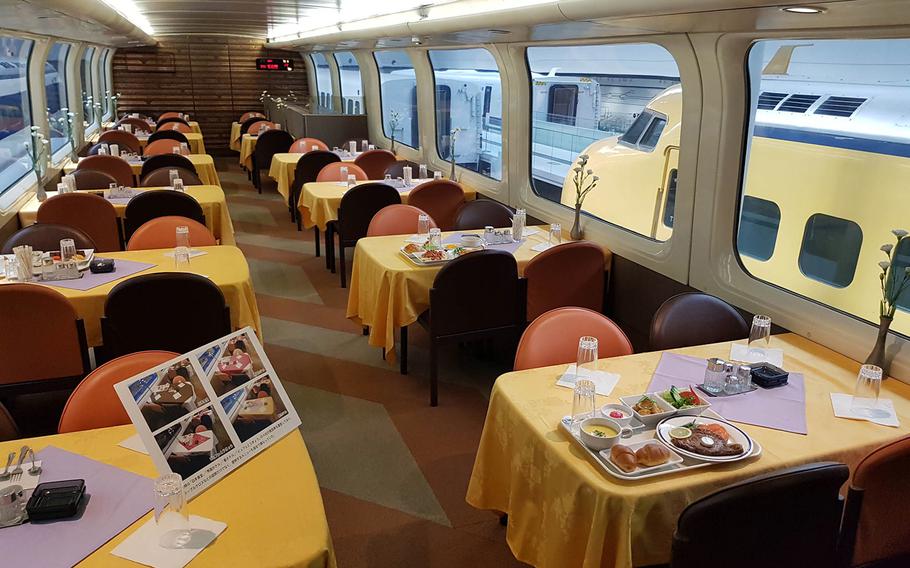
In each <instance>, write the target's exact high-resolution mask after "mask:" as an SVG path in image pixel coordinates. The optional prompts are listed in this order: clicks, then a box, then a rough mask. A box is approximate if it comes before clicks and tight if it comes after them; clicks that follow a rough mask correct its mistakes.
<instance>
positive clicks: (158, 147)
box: [142, 139, 180, 156]
mask: <svg viewBox="0 0 910 568" xmlns="http://www.w3.org/2000/svg"><path fill="white" fill-rule="evenodd" d="M161 154H180V142H177V141H176V140H168V139H163V140H155V141H154V142H152V143H150V144H149V145H148V146H146V147H145V150H143V151H142V155H143V156H158V155H161Z"/></svg>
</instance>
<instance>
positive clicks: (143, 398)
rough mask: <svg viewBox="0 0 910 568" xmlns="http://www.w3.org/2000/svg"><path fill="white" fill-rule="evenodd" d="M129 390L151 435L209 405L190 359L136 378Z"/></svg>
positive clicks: (207, 397) (206, 395)
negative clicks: (189, 413) (151, 432)
mask: <svg viewBox="0 0 910 568" xmlns="http://www.w3.org/2000/svg"><path fill="white" fill-rule="evenodd" d="M129 390H130V393H131V394H132V395H133V400H134V401H136V405H137V406H138V407H139V410H140V412H141V413H142V416H143V418H145V421H146V423H148V426H149V430H151V431H153V432H154V431H155V430H158V429H160V428H162V427H163V426H164V425H166V424H170V423H171V422H173V421H174V420H177V419H178V418H180V417H181V416H183V415H185V414H187V413H188V412H192V411H194V410H196V408H198V407H200V406H202V405H204V404H206V403H208V402H209V396H208V394H206V390H205V388H204V387H203V386H202V381H201V380H200V379H199V376H198V375H197V373H196V369H195V368H194V367H193V365H192V364H191V363H190V360H189V358H185V359H182V360H179V361H177V362H176V363H173V364H171V365H168V366H166V367H162V368H160V369H158V370H156V371H155V372H152V373H149V374H148V375H145V376H143V377H141V378H139V379H136V380H135V381H133V382H132V383H130V385H129Z"/></svg>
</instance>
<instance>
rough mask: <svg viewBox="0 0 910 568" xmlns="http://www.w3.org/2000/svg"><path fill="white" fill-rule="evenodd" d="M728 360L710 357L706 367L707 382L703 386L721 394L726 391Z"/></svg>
mask: <svg viewBox="0 0 910 568" xmlns="http://www.w3.org/2000/svg"><path fill="white" fill-rule="evenodd" d="M726 365H727V362H726V361H724V360H723V359H720V358H718V357H711V358H710V359H708V368H707V369H705V382H704V383H702V387H703V388H704V389H705V390H706V391H708V392H709V393H711V394H720V393H722V392H724V379H725V378H726V375H725V374H724V369H725V368H726Z"/></svg>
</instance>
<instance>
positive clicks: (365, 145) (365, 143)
mask: <svg viewBox="0 0 910 568" xmlns="http://www.w3.org/2000/svg"><path fill="white" fill-rule="evenodd" d="M369 146H370V141H369V140H361V141H360V151H361V152H366V151H367V148H369Z"/></svg>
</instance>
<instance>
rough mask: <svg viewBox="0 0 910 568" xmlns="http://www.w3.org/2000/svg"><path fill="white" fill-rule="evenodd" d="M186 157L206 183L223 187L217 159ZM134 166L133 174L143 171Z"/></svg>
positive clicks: (68, 170) (72, 167) (72, 166)
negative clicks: (216, 166) (219, 176)
mask: <svg viewBox="0 0 910 568" xmlns="http://www.w3.org/2000/svg"><path fill="white" fill-rule="evenodd" d="M186 158H187V159H188V160H189V161H190V162H192V163H193V166H195V167H196V173H197V174H199V179H200V180H202V183H203V184H205V185H217V186H218V187H221V180H220V179H219V178H218V171H217V170H216V169H215V160H214V159H213V158H212V157H211V156H210V155H208V154H190V155H189V156H186ZM80 159H81V158H80ZM130 166H131V167H132V168H133V175H135V176H136V177H138V176H139V174H140V173H141V172H142V164H141V163H138V162H137V163H135V164H130ZM75 169H76V164H74V163H72V162H69V163H67V164H66V165H65V166H63V171H64V173H67V174H71V173H73V171H75Z"/></svg>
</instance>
